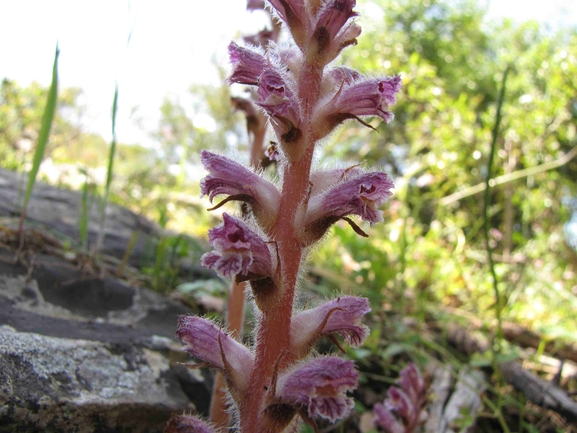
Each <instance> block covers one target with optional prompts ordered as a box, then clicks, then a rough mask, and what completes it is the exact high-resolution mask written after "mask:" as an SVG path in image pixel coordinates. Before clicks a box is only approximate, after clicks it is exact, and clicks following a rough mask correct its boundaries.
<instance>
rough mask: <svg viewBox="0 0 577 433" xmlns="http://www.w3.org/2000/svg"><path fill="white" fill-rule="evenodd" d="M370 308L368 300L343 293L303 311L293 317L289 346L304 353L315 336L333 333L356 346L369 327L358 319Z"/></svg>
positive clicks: (362, 339)
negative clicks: (338, 296) (339, 296)
mask: <svg viewBox="0 0 577 433" xmlns="http://www.w3.org/2000/svg"><path fill="white" fill-rule="evenodd" d="M370 311H371V308H370V307H369V301H368V300H367V299H366V298H359V297H356V296H343V297H341V298H337V299H334V300H332V301H329V302H326V303H324V304H323V305H320V306H318V307H316V308H312V309H309V310H305V311H302V312H300V313H298V314H297V315H296V316H294V317H293V319H292V323H291V347H292V348H293V349H294V352H295V353H297V354H299V353H302V355H303V356H304V355H306V354H307V353H308V350H309V349H310V348H311V346H312V344H314V342H315V341H316V340H317V339H318V338H320V337H321V336H324V335H331V334H332V333H333V332H337V333H339V334H341V335H342V336H343V337H344V338H345V341H347V342H348V343H349V344H351V345H352V346H356V347H358V346H360V345H361V344H362V343H363V341H364V340H365V338H367V336H368V335H369V328H367V327H366V326H365V325H363V324H362V323H361V320H362V318H363V316H364V315H365V314H367V313H369V312H370Z"/></svg>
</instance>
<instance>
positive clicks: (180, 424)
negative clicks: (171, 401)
mask: <svg viewBox="0 0 577 433" xmlns="http://www.w3.org/2000/svg"><path fill="white" fill-rule="evenodd" d="M163 433H216V430H215V428H214V427H213V426H212V425H210V424H209V423H207V422H206V421H203V420H202V419H200V418H197V417H195V416H192V415H173V416H172V418H170V421H169V422H168V425H167V426H166V427H165V429H164V431H163Z"/></svg>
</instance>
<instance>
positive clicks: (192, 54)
mask: <svg viewBox="0 0 577 433" xmlns="http://www.w3.org/2000/svg"><path fill="white" fill-rule="evenodd" d="M359 4H360V5H361V8H360V9H361V11H362V4H363V1H362V0H359ZM245 5H246V2H245V0H180V1H177V0H165V1H162V2H160V1H152V0H132V1H126V0H100V1H95V0H0V79H2V78H3V77H6V78H9V79H14V80H16V81H17V82H19V83H20V84H21V85H27V84H29V83H30V82H31V81H33V80H35V81H38V82H40V83H41V84H43V85H48V84H49V82H50V78H51V68H52V61H53V56H54V48H55V45H56V41H58V42H59V46H60V59H59V74H60V86H61V87H70V86H77V87H81V88H82V89H83V90H84V99H83V103H84V104H85V105H86V106H87V107H88V114H87V117H86V118H85V119H84V121H83V124H84V127H85V128H86V129H87V130H92V131H96V132H99V133H101V134H102V135H103V136H104V137H105V138H106V139H107V140H108V139H110V106H111V103H112V98H113V94H114V83H115V82H118V85H119V114H118V118H117V135H118V139H119V141H122V142H128V143H130V142H141V143H143V144H152V143H151V141H150V138H149V136H148V133H149V132H150V131H153V130H154V129H155V128H156V125H157V122H158V113H159V107H160V104H161V102H162V99H163V97H164V96H165V95H167V94H171V95H175V96H179V95H180V96H179V97H180V98H181V100H182V101H186V93H187V90H188V88H189V87H190V85H191V84H192V83H193V82H197V83H198V82H201V83H213V84H218V77H217V75H216V72H215V69H214V68H213V67H212V64H211V58H213V57H214V56H216V58H217V59H219V60H220V63H221V64H222V63H224V62H226V59H227V51H226V47H227V45H228V43H229V42H230V40H232V39H238V36H239V35H240V32H244V33H253V32H254V31H255V30H256V29H259V28H261V27H262V23H263V22H264V21H263V20H262V16H259V15H258V14H250V13H248V12H246V11H245ZM489 10H490V16H494V17H499V16H509V17H514V18H515V19H516V20H525V19H538V20H540V21H546V22H548V23H551V24H552V25H553V26H557V25H559V24H562V25H568V24H577V0H548V1H546V2H544V1H540V0H493V1H492V2H491V4H490V9H489ZM362 19H363V17H362V16H361V21H360V23H361V26H362ZM131 33H132V37H131V39H130V43H129V44H128V43H127V40H128V36H129V34H131ZM361 37H362V36H361ZM135 107H137V108H138V110H137V111H136V114H132V112H133V109H134V108H135ZM131 116H132V118H131ZM135 117H138V118H140V119H141V120H142V125H143V127H144V128H145V130H144V131H143V130H141V129H140V128H138V127H137V126H136V125H135V120H134V119H135Z"/></svg>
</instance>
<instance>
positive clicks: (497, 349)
mask: <svg viewBox="0 0 577 433" xmlns="http://www.w3.org/2000/svg"><path fill="white" fill-rule="evenodd" d="M509 69H510V68H509V66H507V68H506V69H505V72H504V73H503V79H502V80H501V89H500V90H499V99H498V100H497V112H496V115H495V125H494V126H493V132H492V140H491V152H490V153H489V161H488V162H487V178H486V181H485V185H486V187H485V202H484V204H483V221H484V224H483V228H484V232H485V244H486V248H487V254H488V257H489V269H490V271H491V278H492V280H493V292H494V295H495V316H496V318H497V332H496V334H495V335H494V336H493V340H492V342H491V343H492V344H491V352H492V354H493V369H494V370H495V374H496V375H497V381H498V383H499V384H500V385H501V384H502V383H503V377H502V376H501V373H500V371H499V355H500V353H501V341H502V339H503V325H502V317H501V316H502V311H501V309H502V302H501V293H500V291H499V281H498V279H497V273H496V272H495V263H494V261H493V250H492V248H491V245H490V243H489V241H490V239H489V198H490V194H489V193H490V190H491V180H492V178H493V160H494V159H495V150H496V148H497V139H498V137H499V129H500V127H501V117H502V116H501V110H502V108H503V103H504V101H505V88H506V84H507V75H509ZM502 408H503V402H502V397H501V392H497V405H496V415H497V418H498V419H499V422H500V424H501V427H502V428H503V431H505V432H509V431H510V430H509V427H508V426H507V423H506V421H505V419H504V417H503V410H502Z"/></svg>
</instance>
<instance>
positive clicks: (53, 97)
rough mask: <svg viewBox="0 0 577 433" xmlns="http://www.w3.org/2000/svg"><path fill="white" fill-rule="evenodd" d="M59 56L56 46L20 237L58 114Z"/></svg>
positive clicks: (23, 208)
mask: <svg viewBox="0 0 577 433" xmlns="http://www.w3.org/2000/svg"><path fill="white" fill-rule="evenodd" d="M59 54H60V50H59V49H58V44H56V52H55V53H54V65H53V67H52V83H51V84H50V89H49V90H48V96H47V98H46V106H45V107H44V113H43V114H42V123H41V125H40V133H39V134H38V142H37V143H36V150H35V151H34V161H33V162H32V169H31V170H30V172H29V173H28V185H27V186H26V193H25V195H24V203H23V204H22V213H21V214H20V223H19V225H18V233H20V235H22V228H23V226H24V219H25V218H26V209H27V208H28V202H29V201H30V197H31V196H32V190H33V189H34V184H35V183H36V176H38V170H39V169H40V163H41V162H42V159H43V158H44V152H45V150H46V144H47V143H48V139H49V138H50V130H51V129H52V122H53V120H54V114H55V112H56V102H57V100H58V56H59Z"/></svg>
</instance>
